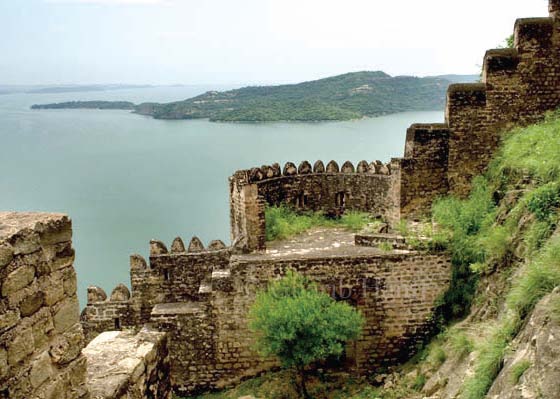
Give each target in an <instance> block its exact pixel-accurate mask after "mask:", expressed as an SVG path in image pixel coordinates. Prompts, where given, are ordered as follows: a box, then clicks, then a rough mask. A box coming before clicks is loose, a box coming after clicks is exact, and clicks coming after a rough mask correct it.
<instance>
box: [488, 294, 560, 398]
mask: <svg viewBox="0 0 560 399" xmlns="http://www.w3.org/2000/svg"><path fill="white" fill-rule="evenodd" d="M553 301H560V291H559V290H556V292H555V293H553V294H550V295H548V296H546V297H545V298H543V299H542V300H541V301H540V302H539V303H538V304H537V306H536V307H535V310H534V311H533V313H532V314H531V317H530V318H529V321H528V322H527V323H526V324H524V326H523V328H522V330H521V331H520V333H519V334H518V336H517V338H516V339H515V340H514V342H513V344H512V345H511V349H512V350H511V351H510V352H508V356H507V357H506V359H505V361H504V366H503V368H502V369H501V371H500V373H499V374H498V376H497V378H496V379H495V380H494V383H493V384H492V387H491V388H490V391H489V392H488V396H487V397H488V398H490V399H525V398H539V397H541V398H560V384H559V383H558V381H560V323H558V321H557V320H556V321H555V320H551V317H550V314H551V312H552V310H551V304H552V303H553ZM522 361H527V362H529V368H528V369H527V370H526V371H525V372H524V373H523V375H522V376H521V378H520V379H519V381H515V380H513V379H512V369H513V368H514V367H515V366H516V365H517V364H519V363H520V362H522Z"/></svg>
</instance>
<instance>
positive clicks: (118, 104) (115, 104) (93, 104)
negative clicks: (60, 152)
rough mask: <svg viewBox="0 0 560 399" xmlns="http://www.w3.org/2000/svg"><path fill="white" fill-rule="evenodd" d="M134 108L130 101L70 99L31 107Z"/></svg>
mask: <svg viewBox="0 0 560 399" xmlns="http://www.w3.org/2000/svg"><path fill="white" fill-rule="evenodd" d="M80 108H84V109H126V110H132V109H134V104H133V103H131V102H129V101H68V102H64V103H54V104H35V105H32V106H31V109H80Z"/></svg>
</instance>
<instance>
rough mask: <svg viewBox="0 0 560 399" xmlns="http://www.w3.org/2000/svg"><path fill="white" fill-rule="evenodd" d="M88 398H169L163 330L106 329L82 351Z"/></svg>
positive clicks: (167, 368) (169, 384) (169, 388)
mask: <svg viewBox="0 0 560 399" xmlns="http://www.w3.org/2000/svg"><path fill="white" fill-rule="evenodd" d="M83 353H84V356H85V357H86V359H87V388H88V390H89V392H90V393H91V396H92V399H170V398H171V382H170V379H169V358H168V346H167V336H166V334H165V333H162V332H157V331H150V330H148V329H143V330H142V331H140V332H139V333H134V332H129V331H124V332H120V331H109V332H104V333H102V334H100V335H99V336H97V337H96V338H95V339H94V340H93V341H92V342H90V343H89V345H88V346H87V347H86V348H85V349H84V350H83Z"/></svg>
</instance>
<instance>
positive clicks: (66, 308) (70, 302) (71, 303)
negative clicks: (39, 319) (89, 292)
mask: <svg viewBox="0 0 560 399" xmlns="http://www.w3.org/2000/svg"><path fill="white" fill-rule="evenodd" d="M59 305H60V306H58V309H57V310H56V312H55V314H54V317H53V320H54V328H55V330H56V332H58V333H62V332H64V331H66V330H68V329H69V328H70V327H72V326H73V325H74V324H75V323H77V322H78V321H79V319H80V314H79V305H78V299H77V298H76V297H74V298H69V299H66V300H65V301H63V302H61V303H60V304H59Z"/></svg>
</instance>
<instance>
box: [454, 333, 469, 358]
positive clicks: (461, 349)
mask: <svg viewBox="0 0 560 399" xmlns="http://www.w3.org/2000/svg"><path fill="white" fill-rule="evenodd" d="M449 342H450V344H451V349H452V350H453V353H455V354H456V355H457V356H458V357H459V358H462V357H464V356H467V355H468V354H469V353H471V352H472V351H473V350H474V346H473V343H472V340H471V339H469V337H467V335H466V334H465V333H464V332H461V331H457V332H454V333H453V334H450V335H449Z"/></svg>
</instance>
